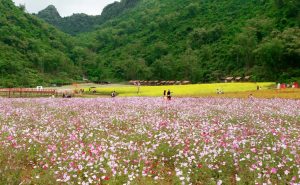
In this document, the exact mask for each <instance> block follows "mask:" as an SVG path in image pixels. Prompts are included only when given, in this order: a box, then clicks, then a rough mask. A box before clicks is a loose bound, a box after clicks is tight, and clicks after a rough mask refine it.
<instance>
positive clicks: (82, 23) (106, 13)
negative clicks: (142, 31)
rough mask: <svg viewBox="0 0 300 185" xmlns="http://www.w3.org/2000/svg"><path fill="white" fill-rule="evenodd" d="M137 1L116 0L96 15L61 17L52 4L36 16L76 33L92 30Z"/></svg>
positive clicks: (59, 27) (131, 6) (68, 31)
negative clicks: (119, 0)
mask: <svg viewBox="0 0 300 185" xmlns="http://www.w3.org/2000/svg"><path fill="white" fill-rule="evenodd" d="M137 2H138V0H123V1H121V2H117V1H116V2H114V3H112V4H110V5H108V6H106V7H105V8H104V9H103V11H102V13H101V15H98V16H89V15H86V14H83V13H80V14H78V13H77V14H73V15H72V16H68V17H61V16H60V14H59V13H58V11H57V9H56V8H55V7H54V6H53V5H50V6H48V7H47V8H46V9H44V10H42V11H40V12H39V13H38V14H37V16H38V17H39V18H41V19H44V20H45V21H46V22H48V23H50V24H52V25H54V26H56V27H57V28H58V29H60V30H62V31H64V32H66V33H69V34H71V35H77V34H80V33H84V32H88V31H92V30H93V29H94V28H95V27H96V26H98V25H101V24H103V23H105V22H106V21H108V20H110V19H113V18H115V17H117V16H118V15H121V14H122V13H123V12H124V11H126V10H127V9H130V8H133V7H134V6H135V5H136V4H137Z"/></svg>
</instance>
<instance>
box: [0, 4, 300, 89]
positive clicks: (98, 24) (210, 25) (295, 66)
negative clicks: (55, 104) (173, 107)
mask: <svg viewBox="0 0 300 185" xmlns="http://www.w3.org/2000/svg"><path fill="white" fill-rule="evenodd" d="M299 7H300V2H299V1H298V0H251V1H249V0H218V1H217V0H199V1H198V0H197V1H195V0H176V1H174V0H122V1H121V2H116V3H113V4H111V5H109V6H107V7H106V8H105V9H104V11H103V12H102V14H101V15H99V16H94V17H90V16H87V15H84V14H76V15H73V16H71V17H67V18H62V17H61V16H60V15H59V13H58V12H57V10H56V9H55V7H53V6H50V7H48V8H47V9H46V10H44V11H42V12H40V13H39V15H38V16H40V17H43V19H44V20H45V21H47V22H49V23H51V24H53V25H56V27H58V28H59V29H61V30H64V31H65V32H66V33H70V34H72V35H76V34H78V33H81V34H79V35H77V36H71V35H69V34H65V33H63V32H60V31H58V29H56V28H55V27H52V26H50V25H48V24H47V23H46V22H45V21H42V20H41V19H39V18H38V17H36V16H34V15H30V14H28V13H25V12H24V8H23V7H16V6H14V4H13V3H12V2H11V0H5V1H0V73H1V76H0V86H4V87H10V86H34V85H37V84H39V85H40V84H50V83H64V82H66V83H67V82H72V81H74V80H78V79H81V77H82V75H84V76H87V77H88V78H89V79H90V80H92V81H95V82H97V81H107V80H109V81H111V80H118V81H124V80H131V79H140V80H143V79H145V80H146V79H147V80H191V81H192V82H194V83H197V82H213V81H219V80H220V79H221V78H222V77H225V76H231V75H232V76H244V75H252V80H257V81H288V80H295V79H296V80H297V79H298V80H299V81H300V29H299V25H300V11H299V9H300V8H299ZM62 20H63V21H62ZM75 25H77V26H78V27H76V26H75ZM83 27H84V29H83ZM87 31H89V32H87ZM84 32H87V33H84Z"/></svg>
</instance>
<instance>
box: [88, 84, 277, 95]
mask: <svg viewBox="0 0 300 185" xmlns="http://www.w3.org/2000/svg"><path fill="white" fill-rule="evenodd" d="M274 85H275V83H273V82H262V83H215V84H194V85H171V86H140V92H139V93H138V94H137V91H138V88H137V87H136V86H130V85H128V86H124V85H120V86H103V87H97V88H95V89H94V90H96V94H98V95H110V94H111V92H113V91H116V92H117V94H118V96H122V97H131V96H150V97H157V96H162V95H163V91H164V90H169V89H170V90H171V92H172V95H173V96H177V97H183V96H184V97H187V96H188V97H197V96H201V95H203V94H212V93H216V90H217V89H222V91H224V93H229V92H245V91H254V90H256V88H257V86H260V87H261V88H262V89H269V88H271V87H272V86H273V87H274ZM88 90H89V88H85V91H86V92H88Z"/></svg>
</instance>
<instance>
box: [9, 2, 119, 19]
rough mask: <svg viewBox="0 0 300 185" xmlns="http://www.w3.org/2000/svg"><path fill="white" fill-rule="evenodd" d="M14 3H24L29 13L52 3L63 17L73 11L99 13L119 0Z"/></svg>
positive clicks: (17, 3)
mask: <svg viewBox="0 0 300 185" xmlns="http://www.w3.org/2000/svg"><path fill="white" fill-rule="evenodd" d="M13 1H14V2H15V4H16V5H19V4H24V5H25V7H26V10H27V11H28V12H30V13H37V12H39V11H40V10H43V9H45V8H46V7H47V6H48V5H54V6H55V7H56V8H57V10H58V11H59V13H60V15H61V16H63V17H65V16H69V15H72V14H73V13H86V14H88V15H100V14H101V12H102V9H103V8H104V7H105V6H106V5H108V4H110V3H113V2H115V1H119V0H13Z"/></svg>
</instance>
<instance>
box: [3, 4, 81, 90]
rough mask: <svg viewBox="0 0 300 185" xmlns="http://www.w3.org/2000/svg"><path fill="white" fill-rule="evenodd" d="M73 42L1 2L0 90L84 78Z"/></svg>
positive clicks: (39, 21)
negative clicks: (74, 54)
mask: <svg viewBox="0 0 300 185" xmlns="http://www.w3.org/2000/svg"><path fill="white" fill-rule="evenodd" d="M73 44H74V39H73V38H71V37H70V36H68V35H66V34H65V33H62V32H60V31H58V30H57V29H56V28H54V27H53V26H50V25H48V24H45V23H44V21H41V20H40V19H38V18H36V17H35V16H32V15H30V14H27V13H24V9H23V7H16V6H15V5H14V3H13V2H12V1H11V0H5V1H2V0H1V1H0V87H1V86H2V87H16V86H34V85H43V84H49V83H58V82H71V81H72V80H73V79H75V78H79V77H81V69H79V67H76V66H75V63H74V61H75V57H74V56H73V55H72V52H73V49H75V48H74V46H73Z"/></svg>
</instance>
